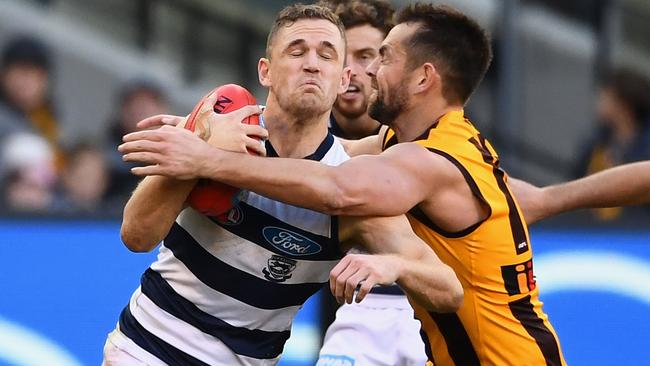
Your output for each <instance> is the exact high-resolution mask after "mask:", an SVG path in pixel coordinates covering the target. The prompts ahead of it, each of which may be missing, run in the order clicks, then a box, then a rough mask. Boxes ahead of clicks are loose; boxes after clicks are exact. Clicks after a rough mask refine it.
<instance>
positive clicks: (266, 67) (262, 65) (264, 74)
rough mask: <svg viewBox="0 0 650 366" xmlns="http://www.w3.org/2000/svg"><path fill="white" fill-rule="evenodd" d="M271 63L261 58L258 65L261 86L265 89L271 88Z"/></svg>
mask: <svg viewBox="0 0 650 366" xmlns="http://www.w3.org/2000/svg"><path fill="white" fill-rule="evenodd" d="M270 66H271V61H270V60H269V59H267V58H264V57H262V58H260V60H259V62H258V63H257V76H258V78H259V80H260V84H262V86H263V87H265V88H268V87H270V86H271V68H270Z"/></svg>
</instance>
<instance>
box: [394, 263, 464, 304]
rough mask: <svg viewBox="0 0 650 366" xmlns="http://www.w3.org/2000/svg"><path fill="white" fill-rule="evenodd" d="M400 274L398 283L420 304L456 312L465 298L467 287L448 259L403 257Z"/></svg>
mask: <svg viewBox="0 0 650 366" xmlns="http://www.w3.org/2000/svg"><path fill="white" fill-rule="evenodd" d="M399 261H400V262H402V263H401V265H400V268H401V269H400V275H399V277H398V279H397V284H399V285H400V287H401V288H402V289H403V290H404V291H405V292H406V293H407V294H409V295H410V296H411V297H412V298H413V299H415V301H417V302H418V303H419V304H420V305H422V306H424V307H425V308H427V309H428V310H431V311H436V312H455V311H458V309H459V308H460V306H461V304H462V301H463V288H462V286H461V284H460V282H459V281H458V278H457V277H456V274H455V273H454V271H453V270H452V269H451V268H450V267H449V266H447V265H445V264H444V263H442V262H440V261H439V260H438V259H437V258H436V259H435V262H436V263H435V265H432V261H431V260H430V259H429V260H421V261H408V260H406V259H404V258H399Z"/></svg>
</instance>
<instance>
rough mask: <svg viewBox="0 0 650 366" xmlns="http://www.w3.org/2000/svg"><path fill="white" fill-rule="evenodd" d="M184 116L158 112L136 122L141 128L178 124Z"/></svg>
mask: <svg viewBox="0 0 650 366" xmlns="http://www.w3.org/2000/svg"><path fill="white" fill-rule="evenodd" d="M182 120H183V117H180V116H173V115H171V114H157V115H155V116H150V117H147V118H145V119H143V120H141V121H139V122H138V123H137V124H136V127H138V128H139V129H145V128H151V127H160V126H164V125H170V126H176V125H177V124H178V123H180V121H182Z"/></svg>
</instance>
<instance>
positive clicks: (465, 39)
mask: <svg viewBox="0 0 650 366" xmlns="http://www.w3.org/2000/svg"><path fill="white" fill-rule="evenodd" d="M396 21H397V23H398V24H400V23H415V24H417V25H419V29H418V30H417V31H415V32H414V33H413V35H412V36H411V38H410V39H408V40H406V41H405V44H404V48H405V50H406V52H407V55H408V62H407V67H408V68H410V69H411V70H412V69H414V68H416V67H419V66H420V65H422V64H424V63H425V62H431V63H433V64H434V65H435V67H436V69H437V70H438V72H439V73H440V75H441V77H442V83H443V90H442V92H443V96H444V97H445V98H446V99H447V101H448V102H450V103H462V104H465V103H466V102H467V100H468V99H469V97H470V95H471V94H472V92H474V90H475V89H476V87H477V86H478V84H479V83H480V82H481V80H483V76H485V72H486V71H487V69H488V67H489V66H490V62H491V61H492V47H491V45H490V39H489V37H488V35H487V34H486V32H485V31H484V30H483V28H481V26H479V25H478V24H477V23H476V21H474V20H473V19H471V18H469V17H468V16H466V15H465V14H463V13H461V12H460V11H458V10H456V9H454V8H451V7H448V6H434V5H431V4H422V3H416V4H412V5H409V6H407V7H405V8H404V9H402V10H401V11H400V12H399V14H398V15H397V20H396Z"/></svg>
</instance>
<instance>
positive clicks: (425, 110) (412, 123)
mask: <svg viewBox="0 0 650 366" xmlns="http://www.w3.org/2000/svg"><path fill="white" fill-rule="evenodd" d="M425 98H426V97H425ZM413 102H414V103H411V107H410V108H407V109H406V110H405V111H404V112H403V113H401V114H400V115H399V116H398V117H397V118H395V120H394V121H393V123H392V124H391V126H390V127H391V128H392V129H393V131H395V135H396V136H397V141H399V142H409V141H413V140H415V139H416V138H417V137H418V136H420V135H422V134H423V133H424V132H425V131H426V130H427V129H429V128H431V126H432V125H433V123H434V122H436V121H437V120H438V119H439V118H440V117H442V116H444V115H445V114H447V113H449V112H451V111H457V110H462V109H463V106H462V105H460V104H449V103H447V101H446V100H444V98H438V99H437V100H435V101H433V102H432V101H431V99H430V98H429V99H428V100H426V101H420V102H418V101H417V100H413Z"/></svg>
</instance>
